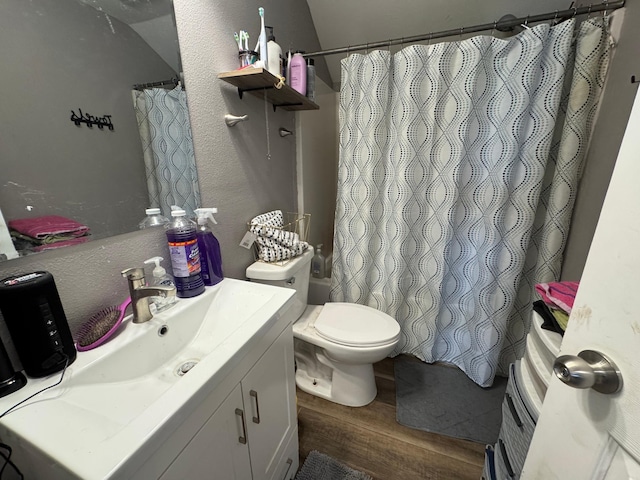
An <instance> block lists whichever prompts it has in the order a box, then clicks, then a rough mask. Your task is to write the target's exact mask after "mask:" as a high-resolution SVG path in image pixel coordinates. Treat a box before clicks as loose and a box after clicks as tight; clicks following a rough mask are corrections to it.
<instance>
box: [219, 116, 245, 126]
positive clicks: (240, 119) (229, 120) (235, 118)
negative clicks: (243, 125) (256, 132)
mask: <svg viewBox="0 0 640 480" xmlns="http://www.w3.org/2000/svg"><path fill="white" fill-rule="evenodd" d="M246 120H249V115H242V116H241V117H238V116H236V115H231V114H229V113H227V114H226V115H225V116H224V123H226V124H227V127H233V126H234V125H235V124H236V123H238V122H244V121H246Z"/></svg>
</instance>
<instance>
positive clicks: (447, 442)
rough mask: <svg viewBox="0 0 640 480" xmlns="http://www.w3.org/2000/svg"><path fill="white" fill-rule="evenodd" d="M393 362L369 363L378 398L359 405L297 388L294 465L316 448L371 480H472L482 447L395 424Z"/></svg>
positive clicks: (478, 471) (477, 471)
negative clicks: (296, 454)
mask: <svg viewBox="0 0 640 480" xmlns="http://www.w3.org/2000/svg"><path fill="white" fill-rule="evenodd" d="M416 361H418V360H416ZM393 362H394V360H393V359H392V358H387V359H385V360H383V361H382V362H379V363H377V364H375V365H374V370H375V373H376V385H377V387H378V395H377V397H376V399H375V400H374V401H373V402H372V403H371V404H369V405H367V406H365V407H359V408H353V407H345V406H343V405H338V404H336V403H333V402H329V401H327V400H323V399H321V398H318V397H315V396H313V395H309V394H307V393H305V392H303V391H301V390H299V389H298V390H297V396H298V426H299V438H300V465H302V464H303V462H304V460H305V458H306V457H307V455H308V454H309V452H310V451H311V450H318V451H319V452H322V453H325V454H327V455H330V456H331V457H333V458H335V459H336V460H339V461H340V462H342V463H344V464H345V465H348V466H350V467H351V468H354V469H356V470H360V471H362V472H365V473H367V474H369V475H371V476H372V477H373V478H374V479H375V480H399V479H402V480H414V479H439V480H443V479H456V480H458V479H460V480H464V479H473V480H478V479H479V478H480V476H481V475H482V467H483V462H484V445H482V444H479V443H475V442H470V441H467V440H459V439H455V438H450V437H445V436H442V435H437V434H433V433H428V432H423V431H421V430H415V429H412V428H408V427H405V426H403V425H400V424H399V423H397V422H396V387H395V380H394V375H393Z"/></svg>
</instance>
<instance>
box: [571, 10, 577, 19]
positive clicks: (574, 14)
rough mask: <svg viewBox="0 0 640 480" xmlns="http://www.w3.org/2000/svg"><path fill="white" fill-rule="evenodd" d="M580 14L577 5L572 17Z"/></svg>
mask: <svg viewBox="0 0 640 480" xmlns="http://www.w3.org/2000/svg"><path fill="white" fill-rule="evenodd" d="M577 14H578V8H577V7H573V16H572V17H571V18H575V16H576V15H577Z"/></svg>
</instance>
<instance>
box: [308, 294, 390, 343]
mask: <svg viewBox="0 0 640 480" xmlns="http://www.w3.org/2000/svg"><path fill="white" fill-rule="evenodd" d="M315 329H316V332H317V333H318V335H320V336H321V337H324V338H326V339H327V340H330V341H332V342H335V343H339V344H341V345H347V346H353V347H376V346H380V345H387V344H389V343H392V342H395V341H396V340H398V338H400V325H398V322H396V321H395V320H394V319H393V318H392V317H390V316H389V315H387V314H386V313H383V312H381V311H379V310H376V309H375V308H371V307H367V306H365V305H357V304H355V303H340V302H330V303H326V304H325V305H324V307H323V308H322V311H321V312H320V315H318V318H317V319H316V322H315Z"/></svg>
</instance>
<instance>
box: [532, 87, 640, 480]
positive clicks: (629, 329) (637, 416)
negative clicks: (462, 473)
mask: <svg viewBox="0 0 640 480" xmlns="http://www.w3.org/2000/svg"><path fill="white" fill-rule="evenodd" d="M639 280H640V96H639V95H636V100H635V103H634V106H633V109H632V112H631V116H630V118H629V122H628V124H627V129H626V133H625V135H624V139H623V141H622V146H621V148H620V152H619V154H618V159H617V163H616V167H615V170H614V173H613V177H612V179H611V183H610V185H609V191H608V192H607V197H606V199H605V202H604V207H603V210H602V213H601V215H600V220H599V222H598V226H597V229H596V234H595V237H594V239H593V243H592V245H591V250H590V252H589V256H588V259H587V263H586V266H585V271H584V274H583V276H582V279H581V282H580V288H579V289H578V294H577V297H576V300H575V304H574V309H573V311H572V313H571V317H570V320H569V325H568V328H567V332H566V334H565V336H564V339H563V341H562V347H561V352H560V353H561V355H577V354H578V353H579V352H581V351H583V350H595V351H598V352H601V353H602V354H604V355H606V356H607V357H609V358H610V359H611V360H612V361H613V362H614V363H615V364H616V365H617V367H618V368H619V371H620V373H621V377H622V382H623V383H622V389H621V390H620V392H618V393H613V394H603V393H599V392H597V391H595V390H594V389H593V388H586V389H577V388H572V387H570V386H568V385H566V384H564V383H563V382H561V381H560V380H558V379H557V378H556V377H555V376H554V378H553V379H552V380H551V382H550V385H549V389H548V390H547V393H546V396H545V400H544V404H543V407H542V412H541V415H540V419H539V422H538V424H537V426H536V431H535V434H534V436H533V440H532V443H531V446H530V449H529V454H528V456H527V460H526V462H525V465H524V469H523V472H522V476H521V478H523V479H531V480H534V479H535V480H538V479H545V480H551V479H607V480H609V479H616V480H618V479H628V478H629V479H630V478H640V466H639V465H640V294H639V292H640V281H639ZM574 372H575V370H574ZM565 373H566V372H565Z"/></svg>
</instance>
